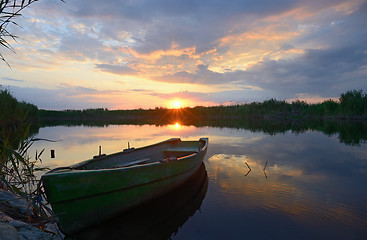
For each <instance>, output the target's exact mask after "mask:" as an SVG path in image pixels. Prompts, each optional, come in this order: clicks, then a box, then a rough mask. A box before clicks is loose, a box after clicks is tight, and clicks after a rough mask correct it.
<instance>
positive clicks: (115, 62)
mask: <svg viewBox="0 0 367 240" xmlns="http://www.w3.org/2000/svg"><path fill="white" fill-rule="evenodd" d="M17 23H18V24H19V25H20V26H21V27H17V26H10V30H11V31H12V32H13V33H15V34H16V35H18V36H19V39H18V40H17V41H16V42H12V46H13V47H14V50H15V52H16V53H15V54H14V53H12V52H10V51H7V50H6V49H1V53H2V54H3V55H4V56H5V58H6V59H7V61H8V62H9V64H10V65H11V68H9V67H8V66H7V65H6V64H5V63H2V64H0V84H1V85H2V86H3V87H6V88H8V89H10V91H11V92H13V93H14V95H15V96H17V98H18V99H20V100H26V101H29V102H31V103H34V104H36V105H37V106H38V107H39V108H45V109H70V108H76V109H84V108H95V107H106V108H109V109H131V108H140V107H141V108H154V107H157V106H158V107H159V106H163V107H171V106H172V103H173V101H174V100H179V101H181V104H182V105H183V106H195V105H204V106H209V105H218V104H231V103H243V102H252V101H263V100H266V99H270V98H276V99H279V100H293V99H300V100H307V101H309V102H317V101H323V100H325V99H329V98H338V97H339V96H340V94H341V93H343V92H346V91H348V90H351V89H357V90H359V89H363V90H364V91H366V90H367V78H366V76H367V28H366V26H365V25H366V23H367V2H366V1H362V0H348V1H341V0H323V1H319V0H307V1H306V0H298V1H297V0H292V1H290V0H271V1H270V0H257V1H253V0H241V1H240V0H237V1H231V0H226V1H221V0H215V1H214V0H207V1H204V0H197V1H194V0H186V1H168V0H134V1H117V0H116V1H110V0H109V1H96V0H88V1H86V0H78V1H77V0H67V1H66V3H63V2H61V1H58V0H41V1H39V2H36V3H34V4H33V5H32V6H31V7H30V8H28V9H26V10H24V12H23V16H22V17H21V18H18V19H17ZM9 41H10V40H9Z"/></svg>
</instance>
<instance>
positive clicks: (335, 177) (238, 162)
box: [34, 123, 367, 239]
mask: <svg viewBox="0 0 367 240" xmlns="http://www.w3.org/2000/svg"><path fill="white" fill-rule="evenodd" d="M37 137H41V138H47V139H56V140H61V141H59V142H57V143H49V142H40V143H37V144H36V145H35V146H34V148H37V149H40V148H45V149H46V151H45V152H49V151H50V149H55V150H56V159H50V158H49V156H44V157H43V161H44V164H45V165H50V166H52V167H57V166H64V165H70V164H73V163H75V162H79V161H81V160H86V159H89V158H91V157H92V156H93V155H95V154H96V153H97V151H98V146H102V149H103V153H107V154H108V153H113V152H117V151H121V150H122V149H123V148H126V146H127V143H128V142H129V143H130V146H132V147H141V146H145V145H148V144H152V143H156V142H159V141H163V140H166V139H169V138H172V137H181V138H182V139H185V140H187V139H193V140H197V139H199V138H200V137H209V149H208V152H207V155H206V158H205V160H204V163H205V165H206V169H207V172H208V177H209V188H208V192H207V194H206V197H205V199H204V201H203V204H202V206H201V211H200V213H196V214H195V215H194V216H192V217H191V218H190V219H189V220H187V222H186V223H185V224H184V225H183V226H182V227H181V228H180V230H179V231H178V233H177V235H175V236H172V238H173V239H223V238H224V237H225V238H226V239H242V238H243V236H244V234H245V236H246V237H249V238H257V239H310V238H311V239H316V238H317V239H320V238H321V239H353V238H354V239H363V238H364V237H365V236H367V205H366V204H365V203H366V202H367V193H366V191H365V190H366V189H367V185H366V184H367V174H366V173H367V146H366V144H362V145H361V146H359V147H352V146H346V145H344V144H342V143H340V142H339V141H338V140H337V139H336V138H335V137H331V138H330V137H328V136H326V135H324V134H322V133H319V132H315V131H307V132H305V133H303V134H298V135H296V134H293V133H291V132H287V133H284V134H278V135H275V136H269V135H266V134H264V133H261V132H250V131H248V130H244V129H231V128H212V127H201V128H197V127H194V126H185V125H180V124H179V123H173V124H171V125H166V126H152V125H141V126H138V125H110V126H108V127H103V128H97V127H94V128H91V127H82V126H77V127H65V126H57V127H46V128H41V129H40V131H39V134H38V136H37ZM142 217H143V216H142ZM264 228H265V229H266V231H263V230H262V229H264ZM195 229H196V230H195ZM197 229H200V230H197Z"/></svg>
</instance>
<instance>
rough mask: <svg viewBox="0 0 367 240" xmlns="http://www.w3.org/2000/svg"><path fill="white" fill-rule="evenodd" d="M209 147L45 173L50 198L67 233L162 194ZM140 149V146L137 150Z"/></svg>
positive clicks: (194, 167)
mask: <svg viewBox="0 0 367 240" xmlns="http://www.w3.org/2000/svg"><path fill="white" fill-rule="evenodd" d="M206 149H207V140H206V144H205V147H203V148H202V149H201V151H199V152H197V153H193V154H189V155H188V156H184V157H182V158H178V159H176V160H168V161H163V162H156V163H150V164H144V165H138V166H131V167H124V168H114V169H99V170H89V171H67V170H64V171H60V172H57V173H50V174H46V175H44V176H43V177H42V181H43V184H44V188H45V191H46V195H47V197H48V201H49V202H50V203H51V206H52V208H53V211H54V213H55V214H56V215H57V217H58V222H59V226H60V229H61V230H62V231H63V232H64V233H65V234H67V235H70V234H73V233H75V232H77V231H80V230H81V229H83V228H86V227H89V226H91V225H94V224H98V223H100V222H102V221H104V220H106V219H108V218H110V217H112V216H114V215H116V214H118V213H121V212H123V211H126V210H128V209H131V208H133V207H135V206H138V205H140V204H142V203H144V202H147V201H149V200H152V199H154V198H157V197H159V196H162V195H163V194H166V193H167V192H169V191H171V190H173V189H174V188H176V187H178V186H179V185H180V184H182V183H183V182H185V181H186V180H187V179H188V178H189V177H190V176H191V175H192V174H193V173H195V171H196V170H197V169H198V168H199V166H200V164H201V163H202V161H203V158H204V155H205V153H206ZM136 151H138V150H136Z"/></svg>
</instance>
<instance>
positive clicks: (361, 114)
mask: <svg viewBox="0 0 367 240" xmlns="http://www.w3.org/2000/svg"><path fill="white" fill-rule="evenodd" d="M39 116H40V118H41V119H43V120H57V119H59V120H61V119H65V120H66V119H69V120H77V119H79V120H92V119H94V120H96V119H110V120H134V121H143V122H146V123H153V122H158V123H170V122H172V121H180V122H182V123H187V124H194V123H195V122H198V121H203V120H210V119H211V120H213V119H227V120H228V119H243V118H265V119H300V118H336V119H343V118H349V119H364V120H366V119H367V94H365V93H363V91H362V90H359V91H357V90H351V91H348V92H346V93H343V94H341V96H340V98H339V101H334V100H327V101H324V102H322V103H318V104H309V103H306V102H304V101H300V100H296V101H293V102H291V103H288V102H286V101H284V100H276V99H270V100H266V101H263V102H252V103H248V104H236V105H229V106H223V105H221V106H211V107H203V106H196V107H186V108H181V109H167V108H162V107H156V108H155V109H134V110H108V109H106V108H97V109H86V110H64V111H49V110H40V111H39Z"/></svg>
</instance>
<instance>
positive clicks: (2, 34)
mask: <svg viewBox="0 0 367 240" xmlns="http://www.w3.org/2000/svg"><path fill="white" fill-rule="evenodd" d="M37 1H38V0H21V1H20V0H18V1H17V0H1V1H0V46H1V47H4V48H7V49H10V50H11V51H14V50H13V48H12V47H11V45H10V44H9V42H8V40H7V39H8V38H10V39H13V40H16V38H17V36H15V35H14V34H12V33H11V32H9V31H8V30H7V28H8V25H9V24H14V25H18V24H17V23H16V22H15V18H16V17H19V16H21V13H20V12H21V11H22V10H23V9H25V8H26V7H28V6H29V5H31V4H32V3H34V2H37ZM0 59H1V60H3V61H4V62H6V60H5V58H4V56H3V55H2V54H1V52H0ZM8 65H9V64H8Z"/></svg>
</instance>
